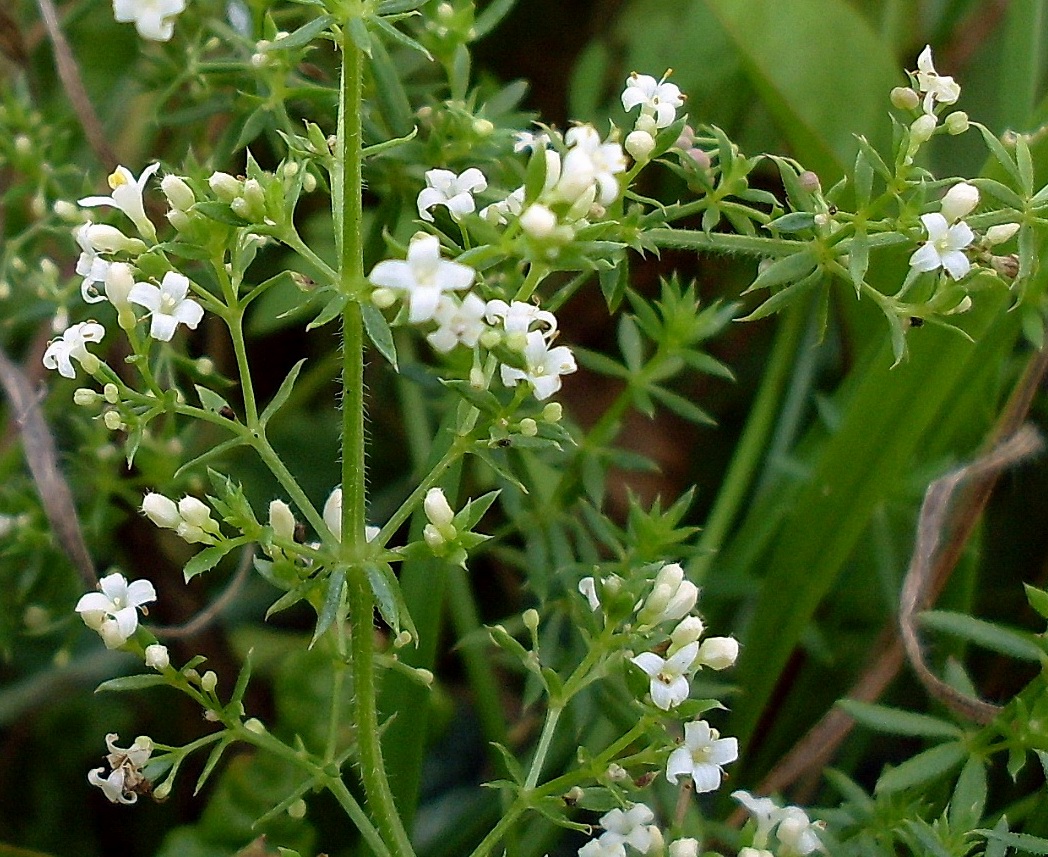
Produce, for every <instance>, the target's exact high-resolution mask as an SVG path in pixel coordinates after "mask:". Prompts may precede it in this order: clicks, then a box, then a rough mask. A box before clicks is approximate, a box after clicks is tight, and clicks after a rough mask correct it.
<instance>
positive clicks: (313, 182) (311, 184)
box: [302, 173, 317, 193]
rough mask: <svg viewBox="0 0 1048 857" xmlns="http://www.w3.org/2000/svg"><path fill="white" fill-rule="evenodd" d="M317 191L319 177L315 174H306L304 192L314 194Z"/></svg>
mask: <svg viewBox="0 0 1048 857" xmlns="http://www.w3.org/2000/svg"><path fill="white" fill-rule="evenodd" d="M316 189H317V177H316V176H315V175H313V173H306V175H305V176H304V177H303V179H302V190H304V191H305V192H306V193H313V191H315V190H316Z"/></svg>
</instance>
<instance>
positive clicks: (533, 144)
mask: <svg viewBox="0 0 1048 857" xmlns="http://www.w3.org/2000/svg"><path fill="white" fill-rule="evenodd" d="M513 140H514V143H513V151H514V152H523V151H525V150H527V151H531V152H535V151H537V150H539V149H545V148H546V147H547V146H549V143H550V139H549V134H547V133H546V132H545V131H541V132H539V133H538V134H534V133H532V132H531V131H518V132H517V133H516V134H514V135H513Z"/></svg>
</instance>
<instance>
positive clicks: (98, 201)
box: [77, 196, 117, 208]
mask: <svg viewBox="0 0 1048 857" xmlns="http://www.w3.org/2000/svg"><path fill="white" fill-rule="evenodd" d="M77 205H82V206H84V207H85V208H94V207H95V206H98V205H112V206H114V207H117V205H116V200H114V199H113V197H111V196H85V197H84V198H83V199H78V200H77Z"/></svg>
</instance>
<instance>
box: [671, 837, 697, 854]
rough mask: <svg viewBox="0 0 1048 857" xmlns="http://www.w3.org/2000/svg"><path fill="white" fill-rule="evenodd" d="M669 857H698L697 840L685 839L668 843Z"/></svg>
mask: <svg viewBox="0 0 1048 857" xmlns="http://www.w3.org/2000/svg"><path fill="white" fill-rule="evenodd" d="M669 852H670V857H699V840H698V839H692V838H690V837H686V838H684V839H674V840H673V841H672V842H671V843H670V848H669Z"/></svg>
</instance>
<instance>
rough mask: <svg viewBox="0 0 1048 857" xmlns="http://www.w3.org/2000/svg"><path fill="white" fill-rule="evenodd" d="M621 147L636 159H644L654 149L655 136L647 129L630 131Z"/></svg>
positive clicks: (646, 158)
mask: <svg viewBox="0 0 1048 857" xmlns="http://www.w3.org/2000/svg"><path fill="white" fill-rule="evenodd" d="M622 147H623V148H624V149H625V150H626V151H627V152H629V153H630V154H631V155H632V156H633V159H634V160H636V161H641V162H643V161H646V160H648V157H649V156H650V155H651V153H652V151H654V149H655V138H654V137H652V136H651V134H649V133H648V132H647V131H631V132H630V133H629V134H627V135H626V140H625V141H624V142H623V144H622Z"/></svg>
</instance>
